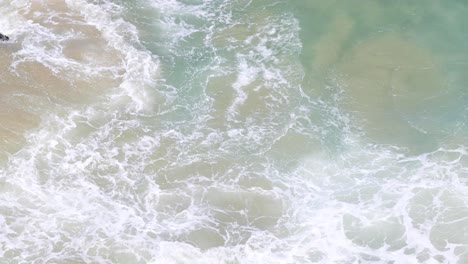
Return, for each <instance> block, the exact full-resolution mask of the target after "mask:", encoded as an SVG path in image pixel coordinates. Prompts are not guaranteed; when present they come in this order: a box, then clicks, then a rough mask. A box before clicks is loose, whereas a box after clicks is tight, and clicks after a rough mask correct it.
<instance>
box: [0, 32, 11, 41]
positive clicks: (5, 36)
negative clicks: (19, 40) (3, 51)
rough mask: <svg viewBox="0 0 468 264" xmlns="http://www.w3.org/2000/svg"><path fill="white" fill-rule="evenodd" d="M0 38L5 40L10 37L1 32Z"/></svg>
mask: <svg viewBox="0 0 468 264" xmlns="http://www.w3.org/2000/svg"><path fill="white" fill-rule="evenodd" d="M0 40H2V41H7V40H10V38H9V37H8V36H7V35H3V34H2V33H0Z"/></svg>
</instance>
